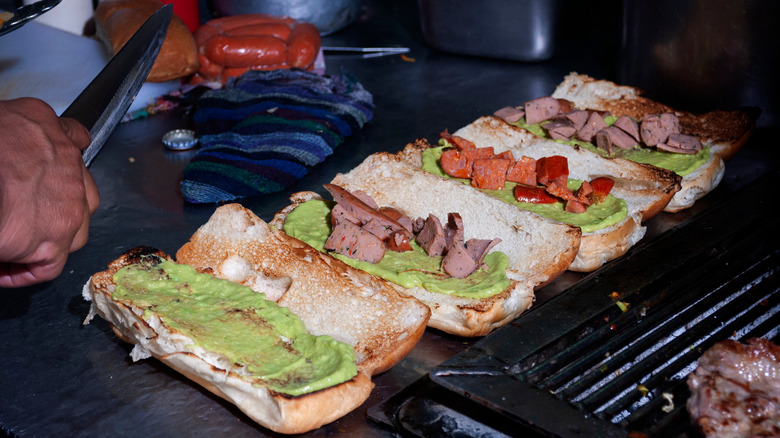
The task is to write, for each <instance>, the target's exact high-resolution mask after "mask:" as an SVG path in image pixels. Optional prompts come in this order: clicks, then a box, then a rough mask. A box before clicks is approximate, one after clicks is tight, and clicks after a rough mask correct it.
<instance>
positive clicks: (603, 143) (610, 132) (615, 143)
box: [594, 126, 637, 154]
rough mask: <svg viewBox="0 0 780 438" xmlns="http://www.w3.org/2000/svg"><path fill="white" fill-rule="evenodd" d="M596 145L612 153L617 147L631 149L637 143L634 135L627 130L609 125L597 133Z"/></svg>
mask: <svg viewBox="0 0 780 438" xmlns="http://www.w3.org/2000/svg"><path fill="white" fill-rule="evenodd" d="M594 138H595V140H596V146H597V147H598V148H599V149H603V150H605V151H607V153H609V154H612V151H613V150H614V148H615V147H618V148H620V149H631V148H633V147H634V145H636V144H637V142H636V140H634V138H633V137H631V136H630V135H628V134H627V133H626V132H625V131H623V130H622V129H620V128H618V127H617V126H609V127H606V128H604V129H602V130H601V131H599V132H597V133H596V135H595V137H594Z"/></svg>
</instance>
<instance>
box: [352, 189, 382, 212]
mask: <svg viewBox="0 0 780 438" xmlns="http://www.w3.org/2000/svg"><path fill="white" fill-rule="evenodd" d="M352 194H353V195H355V197H356V198H358V199H360V200H361V201H363V202H365V203H366V205H368V206H369V207H371V208H372V209H374V210H378V209H379V206H378V205H376V201H374V198H372V197H371V196H369V195H368V193H366V192H364V191H362V190H355V191H354V192H352Z"/></svg>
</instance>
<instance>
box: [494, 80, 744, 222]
mask: <svg viewBox="0 0 780 438" xmlns="http://www.w3.org/2000/svg"><path fill="white" fill-rule="evenodd" d="M494 115H496V116H498V117H500V118H502V119H503V120H505V121H506V122H508V123H511V124H513V125H515V126H518V127H521V128H523V129H526V130H528V131H530V132H532V133H534V134H535V135H536V136H538V137H540V138H545V139H552V140H554V141H558V142H561V143H565V144H568V145H570V146H577V147H580V148H584V149H588V150H590V151H593V152H595V153H598V154H599V155H601V156H603V157H606V158H616V157H619V158H625V159H628V160H631V161H635V162H639V163H646V164H652V165H655V166H658V167H661V168H664V169H667V170H671V171H673V172H675V173H676V174H678V175H679V176H680V177H681V188H680V190H679V191H678V192H677V193H676V194H675V195H674V197H673V198H672V199H671V200H670V202H669V203H668V204H667V206H666V207H665V209H664V211H667V212H671V213H674V212H678V211H681V210H683V209H686V208H689V207H691V206H692V205H693V204H694V202H695V201H696V200H698V199H700V198H701V197H702V196H704V195H706V194H707V193H709V192H710V191H712V190H713V189H714V188H715V187H716V186H717V185H718V184H719V183H720V181H721V179H722V178H723V174H724V171H725V161H727V160H728V159H730V158H731V157H733V156H734V154H736V153H737V151H738V150H739V149H740V148H742V146H743V145H744V144H745V143H746V142H747V139H748V138H749V137H750V135H751V133H752V130H753V128H754V126H755V122H756V119H757V118H758V115H759V111H758V110H757V109H756V108H739V109H735V110H729V111H711V112H707V113H704V114H693V113H690V112H684V111H678V110H675V109H674V108H671V107H669V106H666V105H663V104H661V103H659V102H655V101H653V100H651V99H648V98H646V97H643V96H642V95H641V90H639V89H637V88H635V87H629V86H620V85H617V84H615V83H613V82H610V81H606V80H596V79H593V78H591V77H589V76H586V75H580V74H577V73H571V74H569V75H567V76H566V77H565V78H564V80H563V82H561V84H559V85H558V86H557V87H556V89H555V91H554V92H553V93H552V95H551V96H545V97H540V98H536V99H533V100H531V101H529V102H526V103H525V104H524V105H523V107H522V109H521V108H515V107H506V108H502V109H500V110H498V111H497V112H496V113H495V114H494Z"/></svg>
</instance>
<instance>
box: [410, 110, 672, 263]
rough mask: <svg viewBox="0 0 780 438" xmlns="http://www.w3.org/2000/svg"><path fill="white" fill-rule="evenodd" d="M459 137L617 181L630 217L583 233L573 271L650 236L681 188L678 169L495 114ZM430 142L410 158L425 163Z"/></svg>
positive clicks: (577, 175) (582, 176)
mask: <svg viewBox="0 0 780 438" xmlns="http://www.w3.org/2000/svg"><path fill="white" fill-rule="evenodd" d="M453 135H454V136H458V137H462V138H465V139H466V140H469V141H471V142H473V143H474V144H475V145H476V146H477V147H493V149H494V150H495V152H496V153H497V154H498V153H501V152H504V151H511V152H512V154H513V155H514V156H515V157H518V158H519V157H521V156H528V157H531V158H534V159H539V158H542V157H549V156H553V155H560V156H564V157H566V159H567V160H568V165H569V177H570V178H573V179H578V180H583V181H588V180H592V179H594V178H597V177H601V176H608V177H610V178H612V179H613V180H614V181H615V186H614V187H613V188H612V191H611V193H610V194H611V195H612V196H614V197H616V198H619V199H623V200H624V201H625V202H626V208H627V210H628V212H627V215H626V217H625V218H624V219H623V220H621V221H620V222H618V223H616V224H614V225H610V226H608V227H605V228H602V229H599V230H595V231H590V232H584V233H582V239H581V241H580V247H579V251H578V252H577V256H576V258H575V259H574V261H573V262H572V264H571V266H569V270H572V271H577V272H591V271H594V270H596V269H598V268H599V267H601V266H602V265H604V264H605V263H607V262H608V261H610V260H614V259H616V258H618V257H620V256H622V255H623V254H625V253H626V252H627V251H628V250H629V249H630V248H631V247H632V246H634V245H635V244H636V243H637V242H639V240H641V239H642V237H644V235H645V231H646V228H645V227H644V226H643V225H642V223H643V222H644V221H646V220H647V219H649V218H651V217H653V216H655V215H656V214H658V213H660V212H661V211H662V210H663V209H664V207H665V206H666V205H667V203H668V202H669V200H670V199H672V197H673V196H674V195H675V193H676V192H677V191H678V190H679V189H680V182H679V181H680V177H679V176H677V175H676V174H675V173H674V172H671V171H668V170H664V169H660V168H658V167H655V166H651V165H647V164H639V163H634V162H632V161H628V160H624V159H620V158H616V159H606V158H603V157H601V156H599V155H598V154H596V153H594V152H591V151H588V150H586V149H582V148H573V147H571V146H568V145H565V144H561V143H558V142H556V141H553V140H547V139H542V138H539V137H537V136H535V135H534V134H532V133H531V132H529V131H527V130H525V129H523V128H520V127H517V126H514V125H511V124H509V123H507V122H505V121H504V120H502V119H500V118H498V117H494V116H485V117H481V118H479V119H477V120H476V121H474V122H472V123H471V124H469V125H466V126H465V127H463V128H461V129H458V130H457V131H455V132H454V133H453ZM429 146H430V145H428V143H427V142H426V141H424V140H418V141H417V142H416V143H414V144H411V145H408V146H407V147H406V149H405V151H404V155H405V157H406V160H407V161H408V162H410V163H412V164H414V165H416V166H418V167H421V166H422V159H421V155H422V152H423V151H424V150H425V149H426V148H427V147H429ZM472 190H478V189H472ZM513 207H514V206H513ZM514 208H517V207H514Z"/></svg>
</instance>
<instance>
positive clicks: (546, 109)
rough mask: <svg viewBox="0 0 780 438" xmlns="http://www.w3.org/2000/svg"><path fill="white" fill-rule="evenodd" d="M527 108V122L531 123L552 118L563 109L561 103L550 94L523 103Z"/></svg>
mask: <svg viewBox="0 0 780 438" xmlns="http://www.w3.org/2000/svg"><path fill="white" fill-rule="evenodd" d="M523 107H524V109H525V122H526V123H528V124H529V125H535V124H537V123H541V122H544V121H545V120H550V119H551V118H553V117H555V116H557V115H558V113H559V112H560V111H561V103H560V102H559V101H558V99H556V98H554V97H550V96H546V97H539V98H536V99H533V100H529V101H528V102H526V103H525V105H523Z"/></svg>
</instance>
